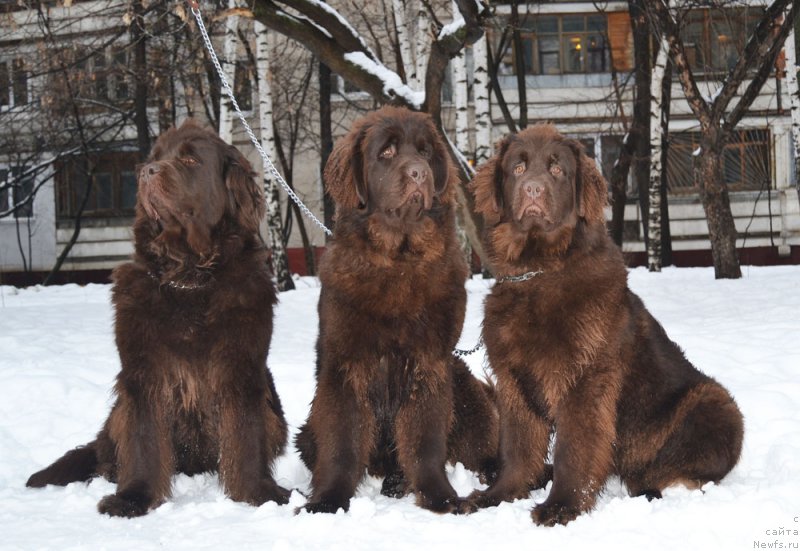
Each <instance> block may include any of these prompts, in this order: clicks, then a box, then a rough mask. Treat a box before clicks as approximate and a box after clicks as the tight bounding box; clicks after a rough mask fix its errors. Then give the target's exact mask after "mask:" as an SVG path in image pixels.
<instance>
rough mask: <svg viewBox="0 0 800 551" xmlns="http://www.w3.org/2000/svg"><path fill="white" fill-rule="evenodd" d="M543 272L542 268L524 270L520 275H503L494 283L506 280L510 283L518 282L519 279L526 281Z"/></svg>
mask: <svg viewBox="0 0 800 551" xmlns="http://www.w3.org/2000/svg"><path fill="white" fill-rule="evenodd" d="M543 273H544V270H535V271H533V272H525V273H524V274H522V275H515V276H512V275H507V276H503V277H501V278H500V279H498V280H497V281H496V282H495V285H497V284H498V283H505V282H507V281H508V282H511V283H519V282H520V281H528V280H529V279H533V278H534V277H536V276H538V275H541V274H543Z"/></svg>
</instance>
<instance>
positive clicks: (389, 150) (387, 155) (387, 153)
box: [381, 144, 397, 159]
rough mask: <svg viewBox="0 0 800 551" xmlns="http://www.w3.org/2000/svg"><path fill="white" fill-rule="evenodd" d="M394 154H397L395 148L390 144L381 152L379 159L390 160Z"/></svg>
mask: <svg viewBox="0 0 800 551" xmlns="http://www.w3.org/2000/svg"><path fill="white" fill-rule="evenodd" d="M396 154H397V146H396V145H394V144H391V145H389V146H387V147H385V148H384V150H383V151H381V158H382V159H391V158H392V157H394V156H395V155H396Z"/></svg>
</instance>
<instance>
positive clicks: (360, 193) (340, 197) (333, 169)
mask: <svg viewBox="0 0 800 551" xmlns="http://www.w3.org/2000/svg"><path fill="white" fill-rule="evenodd" d="M365 136H366V128H365V127H364V126H363V125H357V126H356V127H354V128H353V129H352V130H350V132H348V133H347V134H346V135H345V136H343V137H341V138H339V139H338V140H337V141H336V145H334V146H333V151H331V154H330V156H329V157H328V162H327V163H325V173H324V175H323V176H324V180H325V189H326V190H327V192H328V194H329V195H330V196H331V197H332V198H333V200H334V202H335V203H336V207H337V210H338V209H355V208H358V207H359V206H363V205H366V204H367V198H368V193H367V182H366V181H365V179H364V154H363V152H362V147H363V144H364V139H365Z"/></svg>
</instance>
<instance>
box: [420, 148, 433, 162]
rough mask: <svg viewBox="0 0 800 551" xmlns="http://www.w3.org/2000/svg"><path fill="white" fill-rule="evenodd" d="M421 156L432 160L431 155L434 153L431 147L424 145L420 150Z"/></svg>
mask: <svg viewBox="0 0 800 551" xmlns="http://www.w3.org/2000/svg"><path fill="white" fill-rule="evenodd" d="M419 154H420V155H422V156H423V157H425V158H426V159H430V158H431V155H433V152H432V151H431V148H430V147H428V146H425V145H423V146H422V147H420V148H419Z"/></svg>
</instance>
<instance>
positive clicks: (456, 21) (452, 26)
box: [437, 12, 466, 40]
mask: <svg viewBox="0 0 800 551" xmlns="http://www.w3.org/2000/svg"><path fill="white" fill-rule="evenodd" d="M465 25H466V23H465V22H464V16H463V15H461V13H460V12H459V13H458V14H456V16H455V17H454V18H453V21H451V22H450V23H448V24H447V25H445V26H444V27H442V30H441V31H439V35H438V37H437V40H443V39H444V38H446V37H448V36H450V35H452V34H456V33H457V32H458V31H459V30H461V29H462V28H463V27H464V26H465Z"/></svg>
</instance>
